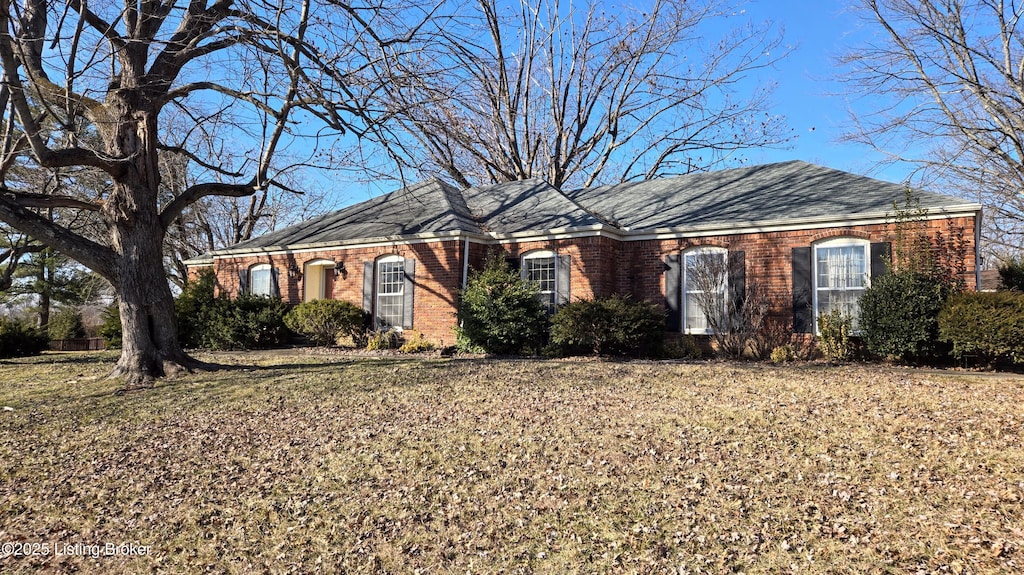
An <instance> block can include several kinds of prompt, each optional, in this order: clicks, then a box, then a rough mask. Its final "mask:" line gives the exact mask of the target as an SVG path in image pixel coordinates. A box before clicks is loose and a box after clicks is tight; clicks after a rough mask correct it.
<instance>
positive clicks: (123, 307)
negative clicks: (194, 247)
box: [111, 226, 199, 389]
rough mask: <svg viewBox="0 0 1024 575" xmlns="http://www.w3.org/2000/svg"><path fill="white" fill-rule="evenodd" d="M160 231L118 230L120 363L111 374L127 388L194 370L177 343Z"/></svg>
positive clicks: (145, 227) (140, 228) (172, 300)
mask: <svg viewBox="0 0 1024 575" xmlns="http://www.w3.org/2000/svg"><path fill="white" fill-rule="evenodd" d="M158 230H159V228H158V227H150V226H133V227H131V228H127V229H118V230H116V236H117V238H118V240H119V243H120V244H121V245H120V247H121V250H120V251H121V256H120V258H119V259H118V262H117V266H118V276H119V277H118V283H117V293H118V297H119V308H120V312H121V329H122V336H121V337H122V339H121V345H122V347H121V358H120V360H119V361H118V362H117V366H116V367H115V368H114V371H113V372H112V373H111V375H112V376H115V377H123V378H124V380H125V387H126V388H129V389H130V388H136V387H148V386H150V385H152V383H153V380H154V378H157V377H163V376H166V375H173V374H175V373H177V372H179V371H182V370H189V369H192V368H195V367H198V365H199V364H198V362H196V361H194V360H192V359H191V358H190V357H188V356H187V355H186V354H185V353H184V352H183V351H182V350H181V346H180V344H179V343H178V332H177V325H176V323H175V318H174V299H173V297H172V296H171V290H170V288H169V286H168V285H167V277H166V274H165V272H164V267H163V257H162V251H161V243H162V237H161V235H160V233H159V231H158Z"/></svg>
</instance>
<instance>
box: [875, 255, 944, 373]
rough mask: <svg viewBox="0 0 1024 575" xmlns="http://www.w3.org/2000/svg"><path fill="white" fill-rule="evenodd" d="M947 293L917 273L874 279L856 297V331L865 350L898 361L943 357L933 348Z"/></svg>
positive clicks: (937, 349) (890, 275)
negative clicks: (857, 303) (858, 312)
mask: <svg viewBox="0 0 1024 575" xmlns="http://www.w3.org/2000/svg"><path fill="white" fill-rule="evenodd" d="M949 292H950V288H948V287H946V286H944V285H943V284H942V283H941V282H938V281H936V280H935V279H933V278H932V277H931V276H929V275H926V274H922V273H917V272H908V271H896V272H891V273H888V274H885V275H883V276H881V277H876V278H874V280H873V281H872V284H871V287H869V288H868V289H866V290H864V294H863V295H862V296H861V298H860V330H861V335H862V336H863V338H864V343H865V344H866V345H867V349H868V351H869V352H871V353H872V354H874V355H877V356H881V357H893V358H898V359H900V360H902V361H927V360H929V359H934V358H936V357H938V356H940V355H945V351H944V350H943V349H942V346H940V345H937V343H938V335H939V323H938V320H939V311H940V310H941V309H942V303H943V301H945V299H946V297H947V296H948V294H949Z"/></svg>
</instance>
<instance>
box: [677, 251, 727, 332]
mask: <svg viewBox="0 0 1024 575" xmlns="http://www.w3.org/2000/svg"><path fill="white" fill-rule="evenodd" d="M728 264H729V252H728V251H727V250H726V249H725V248H717V247H696V248H690V249H689V250H686V251H685V252H683V331H684V332H685V333H689V334H709V333H712V332H713V330H712V328H711V326H710V325H709V324H708V318H707V313H706V311H707V306H708V305H712V306H714V307H715V308H716V309H717V310H718V313H719V314H720V315H721V314H724V313H725V297H726V289H727V287H728V286H727V284H728V276H729V265H728Z"/></svg>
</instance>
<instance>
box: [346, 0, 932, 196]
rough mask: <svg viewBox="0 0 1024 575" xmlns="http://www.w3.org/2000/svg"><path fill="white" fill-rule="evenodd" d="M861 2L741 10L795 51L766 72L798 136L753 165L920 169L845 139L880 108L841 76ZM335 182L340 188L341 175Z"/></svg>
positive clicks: (754, 157)
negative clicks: (851, 93)
mask: <svg viewBox="0 0 1024 575" xmlns="http://www.w3.org/2000/svg"><path fill="white" fill-rule="evenodd" d="M638 1H641V2H642V1H644V0H638ZM853 1H854V0H821V1H806V0H777V1H771V0H749V1H748V2H746V3H745V4H742V5H741V6H740V9H743V10H744V11H745V13H744V14H743V15H742V16H741V17H745V18H749V19H751V20H752V21H754V22H762V21H765V20H770V21H772V22H773V24H774V26H775V27H781V28H782V29H784V31H785V36H784V38H785V42H784V44H785V45H786V46H788V47H789V49H790V50H791V52H790V53H789V55H788V56H787V57H786V58H784V59H783V60H782V61H781V62H779V63H778V64H777V65H776V67H775V69H774V70H772V71H770V72H767V73H766V76H767V77H770V78H773V79H774V80H775V81H776V82H777V86H776V88H775V92H774V97H773V104H774V105H773V107H772V108H771V109H770V110H769V112H770V113H773V114H781V115H783V116H785V117H786V122H787V124H788V126H789V127H790V128H791V129H792V134H793V135H794V136H795V138H794V139H793V141H792V142H791V143H790V144H789V146H787V148H786V149H772V150H751V151H746V152H744V156H745V158H746V160H747V162H746V163H747V164H765V163H772V162H782V161H787V160H804V161H807V162H811V163H816V164H821V165H824V166H828V167H831V168H836V169H840V170H845V171H848V172H853V173H857V174H863V175H868V176H871V177H876V178H879V179H883V180H888V181H892V182H904V181H906V180H907V178H908V177H909V176H910V174H911V172H912V169H913V167H912V166H910V165H908V164H902V165H901V164H896V165H880V164H882V161H883V160H884V159H885V157H884V155H883V154H881V153H878V152H875V151H874V150H872V149H871V148H870V147H867V146H864V145H860V144H855V143H850V142H843V141H841V138H842V135H843V133H844V132H845V131H846V130H847V129H848V127H849V125H850V117H849V113H848V109H849V108H850V107H851V106H856V107H860V108H861V109H867V108H869V107H870V106H871V105H872V101H871V99H870V98H860V99H857V98H848V97H846V96H845V95H844V94H843V93H844V91H845V89H846V87H845V86H844V85H843V84H842V83H841V82H839V81H838V80H837V78H836V76H837V70H836V62H835V60H836V58H838V57H839V56H840V55H841V54H843V53H844V52H846V51H848V50H850V49H851V48H852V47H854V46H855V45H856V44H857V43H858V42H862V41H863V40H864V39H865V38H867V37H870V35H871V34H873V33H875V32H876V30H875V29H874V28H873V27H869V26H866V25H865V22H864V21H863V19H862V17H861V16H860V15H858V14H857V13H856V12H854V11H853V10H852V9H851V8H850V4H851V3H852V2H853ZM737 23H738V21H736V22H732V24H737ZM329 177H330V178H331V185H333V186H335V187H336V189H337V183H338V182H337V179H336V178H337V174H335V175H332V176H329ZM393 187H394V185H393V184H392V183H390V182H389V183H388V184H387V185H384V186H381V185H372V184H371V185H367V184H355V185H351V186H341V188H342V189H343V190H344V191H341V193H340V196H341V197H339V198H337V200H338V202H339V205H346V204H350V203H355V202H358V201H362V200H365V199H367V198H368V197H370V196H374V195H378V194H380V193H384V192H388V191H391V190H392V189H393ZM937 191H938V190H937Z"/></svg>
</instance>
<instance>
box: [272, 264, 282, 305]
mask: <svg viewBox="0 0 1024 575" xmlns="http://www.w3.org/2000/svg"><path fill="white" fill-rule="evenodd" d="M270 295H271V296H272V297H276V298H278V299H281V286H280V285H279V284H278V283H277V268H270Z"/></svg>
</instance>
